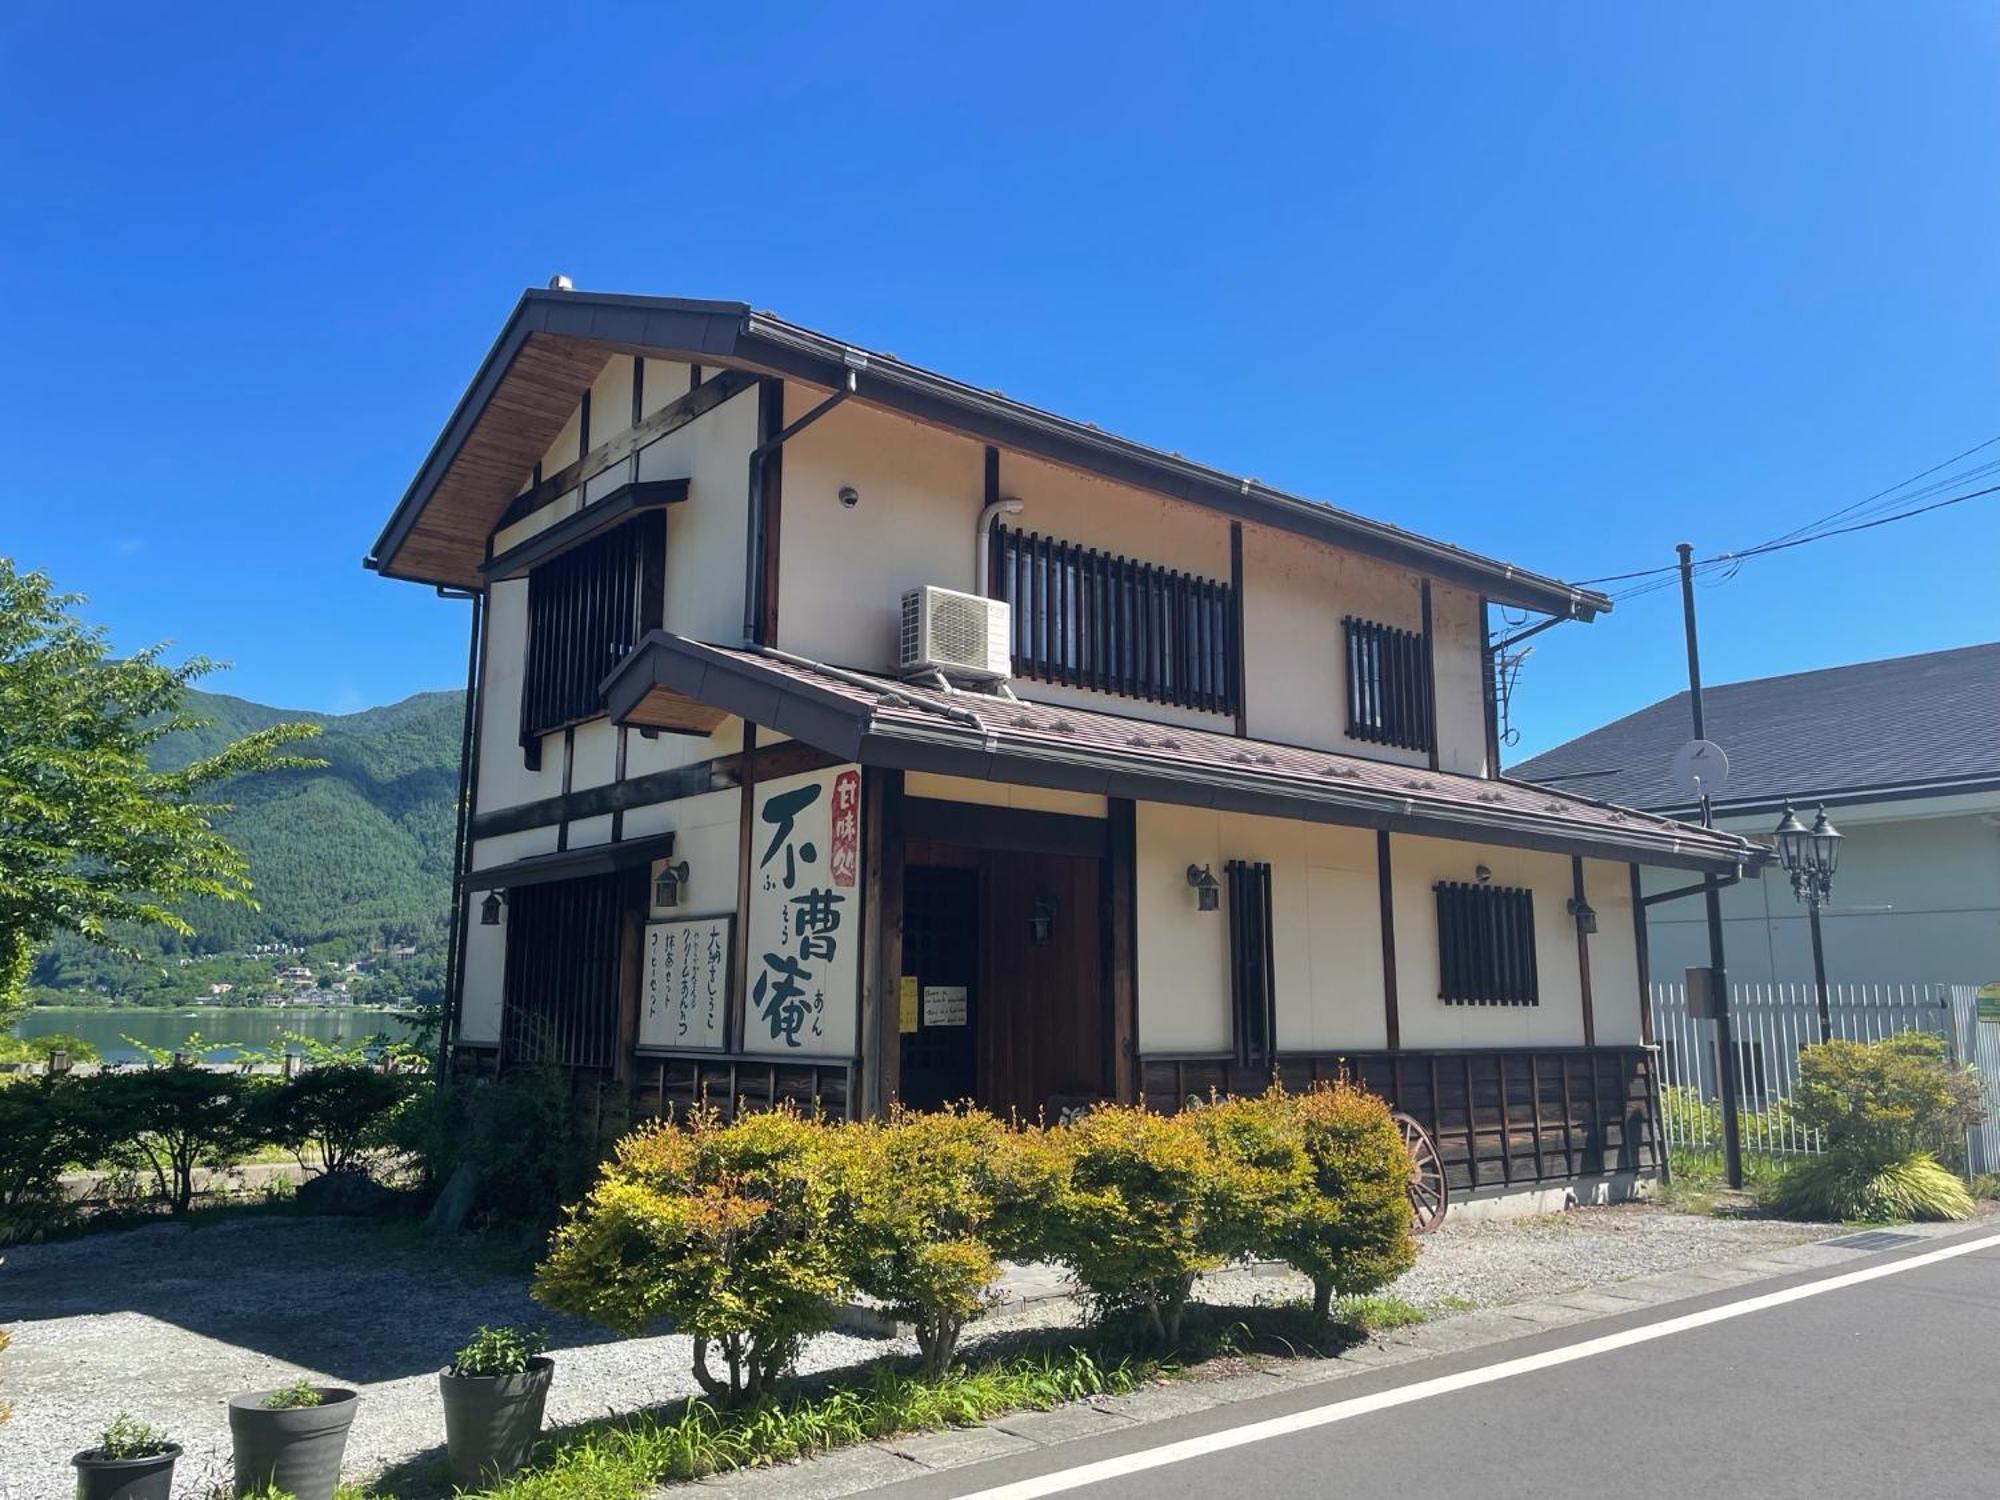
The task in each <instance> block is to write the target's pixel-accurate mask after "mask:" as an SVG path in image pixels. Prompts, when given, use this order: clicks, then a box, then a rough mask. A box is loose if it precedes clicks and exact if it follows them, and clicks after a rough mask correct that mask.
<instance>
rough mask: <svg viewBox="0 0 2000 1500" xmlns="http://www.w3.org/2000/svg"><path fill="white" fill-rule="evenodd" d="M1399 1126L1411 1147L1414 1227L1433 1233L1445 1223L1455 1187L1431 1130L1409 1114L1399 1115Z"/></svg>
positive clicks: (1407, 1144) (1411, 1213)
mask: <svg viewBox="0 0 2000 1500" xmlns="http://www.w3.org/2000/svg"><path fill="white" fill-rule="evenodd" d="M1396 1128H1397V1129H1398V1130H1400V1131H1402V1132H1403V1144H1404V1145H1405V1146H1407V1147H1409V1148H1410V1183H1409V1187H1408V1189H1407V1191H1408V1193H1409V1195H1410V1217H1411V1219H1412V1221H1413V1222H1412V1224H1411V1226H1410V1227H1411V1228H1413V1229H1415V1230H1416V1232H1417V1233H1418V1234H1429V1233H1430V1232H1431V1231H1432V1230H1433V1229H1435V1228H1437V1227H1438V1225H1440V1224H1442V1223H1443V1222H1444V1211H1445V1209H1446V1208H1448V1207H1449V1206H1450V1204H1451V1187H1450V1185H1449V1184H1447V1183H1446V1182H1445V1180H1444V1163H1443V1162H1441V1161H1439V1160H1438V1153H1437V1143H1436V1142H1435V1141H1433V1140H1432V1139H1431V1133H1430V1132H1429V1131H1428V1130H1426V1129H1424V1127H1423V1126H1421V1125H1419V1124H1418V1123H1417V1122H1416V1121H1415V1120H1413V1119H1411V1118H1410V1117H1409V1116H1408V1115H1405V1114H1398V1115H1397V1116H1396Z"/></svg>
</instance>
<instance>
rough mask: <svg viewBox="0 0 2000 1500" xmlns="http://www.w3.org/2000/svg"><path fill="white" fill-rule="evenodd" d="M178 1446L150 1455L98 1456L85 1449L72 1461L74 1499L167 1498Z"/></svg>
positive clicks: (172, 1483)
mask: <svg viewBox="0 0 2000 1500" xmlns="http://www.w3.org/2000/svg"><path fill="white" fill-rule="evenodd" d="M180 1456H181V1450H180V1448H179V1447H178V1446H176V1447H173V1448H169V1449H168V1450H167V1451H166V1452H165V1453H155V1454H153V1455H152V1456H151V1457H150V1458H99V1457H98V1456H97V1453H96V1450H95V1449H88V1450H86V1451H84V1452H82V1453H79V1454H77V1456H76V1457H75V1458H72V1459H71V1460H70V1462H71V1463H73V1464H75V1465H76V1500H167V1497H168V1496H169V1495H171V1494H172V1493H173V1488H174V1460H175V1459H177V1458H179V1457H180Z"/></svg>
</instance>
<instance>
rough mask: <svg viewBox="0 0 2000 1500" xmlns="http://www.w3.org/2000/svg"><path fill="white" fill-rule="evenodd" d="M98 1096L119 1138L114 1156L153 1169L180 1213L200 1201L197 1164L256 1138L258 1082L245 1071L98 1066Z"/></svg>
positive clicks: (225, 1158) (239, 1150) (228, 1156)
mask: <svg viewBox="0 0 2000 1500" xmlns="http://www.w3.org/2000/svg"><path fill="white" fill-rule="evenodd" d="M91 1082H92V1083H93V1084H94V1085H95V1089H94V1090H93V1098H92V1103H93V1104H94V1105H95V1106H96V1107H97V1108H98V1109H99V1110H101V1111H102V1113H101V1114H100V1115H99V1116H98V1120H99V1123H100V1125H102V1126H103V1127H105V1128H107V1129H108V1130H110V1131H111V1132H112V1133H113V1134H114V1135H115V1137H116V1139H117V1140H118V1141H119V1143H120V1144H119V1145H117V1146H116V1147H114V1148H113V1149H112V1152H111V1155H112V1156H113V1157H114V1158H115V1159H119V1160H121V1161H123V1162H125V1163H127V1164H129V1165H131V1166H133V1167H136V1168H139V1169H140V1170H146V1171H150V1172H151V1173H152V1174H153V1181H154V1183H155V1184H156V1186H157V1187H158V1188H159V1193H160V1196H161V1197H162V1198H164V1199H165V1200H166V1202H167V1207H168V1208H169V1209H171V1210H172V1212H173V1214H174V1216H175V1217H176V1218H179V1217H181V1216H182V1215H184V1214H185V1213H187V1211H188V1208H189V1206H190V1205H191V1204H192V1203H193V1202H194V1169H195V1168H196V1167H204V1166H205V1167H219V1166H225V1165H227V1164H228V1163H229V1162H231V1161H234V1160H235V1159H236V1158H237V1157H239V1156H241V1155H243V1153H244V1152H246V1151H248V1150H250V1149H251V1148H252V1147H253V1146H255V1145H257V1144H258V1136H257V1121H256V1119H255V1117H254V1116H255V1111H254V1110H253V1109H252V1099H253V1097H254V1091H255V1090H256V1089H258V1088H260V1087H264V1088H268V1087H269V1085H268V1084H264V1085H260V1084H256V1083H253V1082H252V1081H251V1080H250V1079H248V1078H246V1077H244V1076H243V1075H242V1074H240V1073H211V1072H209V1071H208V1069H206V1068H202V1067H195V1066H191V1065H186V1064H183V1065H179V1066H169V1067H164V1068H148V1069H146V1070H145V1071H143V1072H133V1073H100V1074H98V1075H97V1076H96V1077H95V1078H93V1079H92V1080H91Z"/></svg>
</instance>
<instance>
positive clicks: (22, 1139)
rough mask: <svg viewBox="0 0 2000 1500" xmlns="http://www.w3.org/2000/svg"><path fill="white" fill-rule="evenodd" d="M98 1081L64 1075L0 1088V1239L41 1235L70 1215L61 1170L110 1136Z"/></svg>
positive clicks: (103, 1146)
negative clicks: (98, 1100) (99, 1103)
mask: <svg viewBox="0 0 2000 1500" xmlns="http://www.w3.org/2000/svg"><path fill="white" fill-rule="evenodd" d="M97 1084H98V1080H97V1079H96V1078H95V1077H88V1078H78V1077H68V1076H65V1077H56V1078H49V1077H38V1078H28V1079H22V1080H20V1081H18V1082H15V1083H11V1084H7V1085H6V1086H4V1087H0V1245H11V1244H19V1243H21V1242H23V1241H26V1240H34V1239H39V1238H41V1237H42V1236H43V1235H45V1234H48V1233H50V1232H51V1231H53V1230H55V1229H58V1228H61V1227H62V1226H63V1225H64V1224H66V1223H68V1222H69V1220H70V1219H71V1217H72V1216H73V1214H74V1211H75V1210H74V1207H73V1205H72V1204H71V1202H70V1200H69V1197H68V1195H67V1194H65V1193H64V1192H63V1188H62V1174H63V1173H64V1172H65V1171H67V1170H69V1169H70V1168H72V1167H76V1166H81V1165H83V1164H85V1163H88V1162H92V1161H96V1160H98V1159H99V1158H100V1157H102V1156H103V1155H104V1154H105V1152H106V1151H107V1150H109V1149H110V1146H111V1143H112V1140H113V1133H112V1132H111V1131H110V1130H108V1129H107V1128H106V1125H107V1122H106V1121H105V1120H104V1118H103V1115H102V1111H101V1110H100V1109H98V1108H97V1107H95V1099H96V1093H97Z"/></svg>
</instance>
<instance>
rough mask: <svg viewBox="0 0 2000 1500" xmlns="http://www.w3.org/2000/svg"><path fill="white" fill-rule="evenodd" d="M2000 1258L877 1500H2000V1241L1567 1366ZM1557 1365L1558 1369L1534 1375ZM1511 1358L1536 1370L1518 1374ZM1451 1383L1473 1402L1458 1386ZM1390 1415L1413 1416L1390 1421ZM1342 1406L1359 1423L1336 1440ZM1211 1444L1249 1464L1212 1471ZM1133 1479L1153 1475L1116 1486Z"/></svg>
mask: <svg viewBox="0 0 2000 1500" xmlns="http://www.w3.org/2000/svg"><path fill="white" fill-rule="evenodd" d="M1992 1238H1994V1236H1993V1231H1992V1229H1991V1226H1987V1227H1985V1228H1983V1229H1982V1230H1979V1231H1975V1232H1973V1233H1971V1234H1968V1235H1965V1236H1960V1237H1957V1238H1956V1239H1955V1240H1943V1241H1940V1240H1931V1241H1928V1242H1926V1243H1924V1244H1922V1245H1918V1246H1914V1247H1911V1248H1909V1249H1907V1250H1900V1251H1894V1252H1889V1253H1885V1254H1883V1255H1880V1256H1876V1257H1871V1258H1869V1259H1868V1260H1864V1261H1857V1262H1853V1263H1850V1264H1848V1265H1843V1266H1840V1267H1838V1268H1836V1269H1835V1270H1834V1271H1832V1272H1815V1273H1812V1274H1809V1275H1802V1276H1798V1277H1791V1278H1786V1279H1784V1280H1781V1281H1772V1282H1764V1283H1757V1284H1753V1285H1750V1286H1746V1287H1741V1288H1737V1289H1734V1290H1732V1291H1728V1292H1724V1293H1720V1294H1718V1295H1716V1296H1714V1297H1710V1298H1704V1299H1702V1300H1701V1301H1699V1302H1681V1303H1676V1304H1673V1305H1672V1306H1671V1307H1668V1308H1665V1309H1660V1310H1654V1311H1650V1312H1647V1313H1644V1314H1638V1315H1632V1316H1627V1317H1623V1318H1617V1319H1611V1320H1605V1321H1602V1322H1594V1323H1590V1324H1587V1325H1582V1326H1580V1327H1575V1328H1569V1329H1563V1330H1558V1331H1556V1332H1553V1333H1550V1334H1545V1335H1537V1336H1534V1337H1531V1338H1527V1339H1519V1340H1513V1341H1510V1342H1508V1343H1505V1344H1500V1345H1492V1346H1488V1347H1487V1348H1484V1349H1480V1350H1476V1351H1471V1352H1469V1353H1468V1354H1466V1355H1464V1356H1459V1357H1445V1358H1439V1359H1433V1360H1426V1361H1423V1362H1421V1363H1420V1364H1416V1365H1406V1366H1400V1367H1397V1368H1393V1369H1386V1370H1382V1371H1380V1372H1377V1373H1375V1374H1371V1375H1369V1376H1366V1377H1362V1378H1361V1379H1350V1380H1346V1381H1342V1382H1340V1383H1339V1385H1338V1387H1337V1388H1335V1389H1331V1390H1326V1389H1321V1390H1315V1391H1293V1392H1286V1393H1283V1394H1281V1395H1278V1396H1274V1397H1271V1398H1267V1399H1261V1400H1258V1401H1255V1402H1246V1403H1239V1404H1237V1405H1234V1406H1232V1407H1229V1408H1227V1409H1226V1410H1221V1411H1208V1412H1202V1413H1199V1414H1197V1415H1194V1416H1190V1417H1187V1418H1182V1419H1178V1420H1173V1421H1167V1422H1161V1423H1154V1424H1150V1425H1148V1426H1146V1427H1144V1428H1141V1429H1135V1430H1133V1431H1130V1432H1128V1433H1122V1434H1119V1435H1118V1436H1117V1437H1116V1438H1115V1439H1106V1440H1101V1441H1099V1440H1093V1441H1090V1442H1086V1443H1072V1444H1066V1445H1064V1446H1063V1447H1062V1448H1061V1449H1060V1450H1044V1451H1043V1452H1041V1453H1039V1454H1036V1455H1033V1456H1032V1457H1030V1456H1022V1457H1019V1458H1009V1459H1003V1460H999V1461H996V1462H993V1463H988V1464H982V1465H978V1466H975V1467H971V1468H966V1469H959V1470H953V1471H949V1472H946V1473H941V1474H938V1475H935V1476H930V1477H927V1478H924V1479H921V1480H916V1481H912V1482H909V1483H905V1484H899V1485H895V1486H893V1487H891V1488H888V1489H885V1490H882V1491H878V1493H879V1494H880V1495H882V1496H885V1497H893V1500H952V1497H968V1496H975V1495H976V1496H981V1497H982V1500H1031V1497H1033V1496H1035V1495H1040V1494H1050V1493H1064V1494H1071V1495H1088V1496H1090V1497H1092V1500H1218V1497H1225V1500H1238V1497H1241V1500H1294V1497H1297V1500H1305V1497H1312V1500H1321V1497H1325V1496H1329V1495H1341V1496H1348V1495H1353V1496H1389V1495H1396V1494H1402V1493H1414V1494H1418V1495H1422V1496H1425V1497H1427V1500H1428V1497H1436V1500H1459V1497H1463V1500H1510V1497H1514V1496H1536V1497H1541V1500H1546V1497H1550V1496H1603V1495H1615V1496H1618V1497H1620V1500H1634V1497H1645V1496H1662V1497H1673V1500H1710V1497H1716V1496H1739V1495H1740V1496H1758V1497H1790V1496H1811V1497H1827V1496H1898V1497H1900V1496H1921V1497H1925V1500H1933V1497H1948V1496H1961V1495H1963V1496H1980V1497H1992V1496H1994V1495H1995V1494H2000V1245H1989V1246H1986V1247H1984V1248H1981V1249H1978V1250H1975V1251H1972V1252H1971V1253H1966V1254H1960V1255H1958V1256H1956V1257H1955V1258H1952V1259H1945V1260H1939V1261H1936V1262H1934V1263H1930V1264H1919V1265H1916V1266H1913V1267H1912V1268H1910V1269H1908V1270H1900V1271H1897V1272H1895V1273H1894V1274H1889V1275H1885V1276H1880V1277H1877V1278H1876V1279H1872V1280H1867V1281H1864V1282H1861V1283H1860V1284H1857V1285H1843V1286H1838V1287H1836V1288H1834V1289H1830V1290H1825V1291H1823V1292H1820V1293H1817V1294H1814V1295H1809V1296H1804V1297H1801V1298H1799V1299H1798V1300H1794V1301H1789V1302H1785V1303H1783V1304H1782V1305H1778V1306H1769V1307H1757V1308H1755V1310H1749V1311H1744V1312H1742V1313H1741V1314H1740V1315H1736V1316H1729V1317H1727V1318H1724V1319H1721V1320H1718V1321H1714V1322H1709V1323H1706V1324H1704V1325H1702V1326H1697V1327H1692V1328H1685V1329H1681V1330H1679V1331H1672V1332H1661V1333H1659V1334H1658V1335H1657V1336H1653V1337H1649V1338H1647V1339H1645V1340H1644V1341H1643V1342H1636V1343H1631V1344H1628V1345H1624V1346H1621V1347H1613V1348H1609V1349H1603V1350H1602V1351H1601V1352H1594V1353H1590V1354H1589V1355H1588V1356H1587V1357H1568V1358H1562V1357H1561V1352H1562V1351H1564V1350H1565V1349H1574V1348H1576V1347H1577V1346H1580V1345H1583V1344H1585V1343H1586V1342H1588V1341H1596V1340H1600V1339H1606V1338H1615V1337H1616V1336H1619V1335H1622V1334H1626V1333H1631V1332H1636V1331H1639V1330H1643V1329H1646V1328H1649V1327H1652V1328H1659V1327H1660V1326H1661V1325H1665V1324H1668V1323H1670V1322H1672V1321H1673V1320H1677V1319H1681V1318H1684V1317H1686V1316H1687V1315H1688V1314H1689V1313H1691V1312H1706V1311H1711V1310H1717V1309H1722V1308H1725V1307H1732V1306H1736V1305H1740V1304H1744V1303H1746V1302H1752V1301H1753V1300H1754V1299H1756V1298H1759V1297H1763V1296H1766V1295H1768V1294H1770V1293H1772V1292H1773V1291H1782V1290H1785V1289H1788V1288H1794V1287H1802V1286H1805V1285H1808V1284H1816V1283H1822V1282H1825V1281H1828V1280H1829V1279H1832V1278H1835V1277H1838V1276H1843V1275H1847V1274H1850V1273H1852V1272H1854V1271H1856V1270H1860V1269H1866V1268H1873V1267H1876V1266H1882V1265H1888V1264H1892V1263H1901V1262H1906V1261H1909V1260H1911V1259H1913V1258H1914V1257H1917V1256H1920V1255H1923V1254H1925V1253H1927V1252H1931V1251H1935V1250H1938V1249H1940V1248H1942V1247H1945V1246H1950V1245H1952V1244H1954V1243H1957V1244H1966V1243H1972V1242H1975V1241H1979V1240H1986V1239H1992ZM1545 1355H1555V1356H1558V1358H1559V1359H1560V1362H1553V1363H1547V1364H1538V1363H1537V1360H1538V1357H1540V1356H1545ZM1516 1361H1526V1362H1527V1363H1528V1365H1529V1367H1528V1368H1526V1369H1516V1367H1515V1366H1514V1364H1513V1362H1516ZM1501 1366H1506V1367H1507V1370H1508V1371H1510V1372H1511V1373H1503V1372H1502V1371H1501V1370H1499V1369H1498V1368H1497V1367H1501ZM1482 1372H1491V1376H1497V1378H1491V1377H1490V1376H1489V1377H1487V1378H1482ZM1453 1377H1470V1378H1471V1379H1472V1380H1474V1381H1476V1382H1477V1383H1469V1384H1464V1385H1462V1386H1458V1387H1456V1388H1454V1387H1453V1379H1452V1378H1453ZM1363 1381H1365V1382H1366V1383H1365V1384H1363ZM1381 1398H1389V1399H1392V1400H1394V1399H1399V1400H1400V1403H1401V1404H1389V1405H1380V1406H1377V1405H1376V1404H1375V1403H1376V1402H1377V1401H1378V1400H1379V1399H1381ZM1357 1401H1358V1403H1359V1404H1358V1405H1357V1404H1354V1403H1357ZM1334 1407H1341V1408H1343V1409H1344V1411H1345V1412H1346V1413H1347V1414H1346V1415H1343V1416H1341V1418H1340V1419H1339V1420H1337V1421H1332V1422H1325V1421H1324V1420H1323V1419H1324V1417H1325V1416H1326V1415H1328V1414H1329V1413H1330V1411H1331V1409H1332V1408H1334ZM1314 1423H1318V1424H1319V1425H1309V1424H1314ZM1253 1424H1268V1425H1267V1426H1265V1427H1261V1428H1259V1429H1258V1431H1259V1433H1260V1434H1265V1435H1259V1436H1257V1437H1256V1439H1255V1440H1254V1441H1247V1442H1242V1441H1238V1440H1240V1439H1241V1438H1243V1437H1244V1436H1246V1434H1245V1432H1244V1429H1245V1428H1246V1427H1250V1426H1252V1425H1253ZM1218 1439H1219V1440H1220V1441H1222V1442H1235V1444H1236V1445H1235V1446H1227V1447H1223V1448H1221V1449H1220V1451H1208V1450H1209V1448H1210V1445H1211V1444H1212V1443H1213V1442H1214V1441H1216V1440H1218ZM1168 1444H1178V1445H1180V1446H1179V1448H1178V1449H1176V1450H1175V1451H1176V1453H1177V1454H1178V1455H1179V1456H1177V1457H1176V1459H1175V1461H1172V1462H1167V1463H1157V1462H1155V1460H1157V1459H1158V1458H1159V1457H1160V1456H1161V1453H1160V1450H1161V1449H1162V1448H1163V1447H1164V1446H1165V1445H1168ZM1125 1464H1132V1465H1138V1464H1150V1465H1151V1466H1149V1467H1143V1468H1135V1469H1134V1470H1133V1471H1131V1472H1119V1470H1120V1466H1121V1465H1125ZM1085 1465H1095V1466H1097V1467H1095V1468H1092V1469H1084V1468H1083V1466H1085ZM1080 1470H1081V1472H1079V1471H1080ZM1079 1481H1080V1482H1079Z"/></svg>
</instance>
